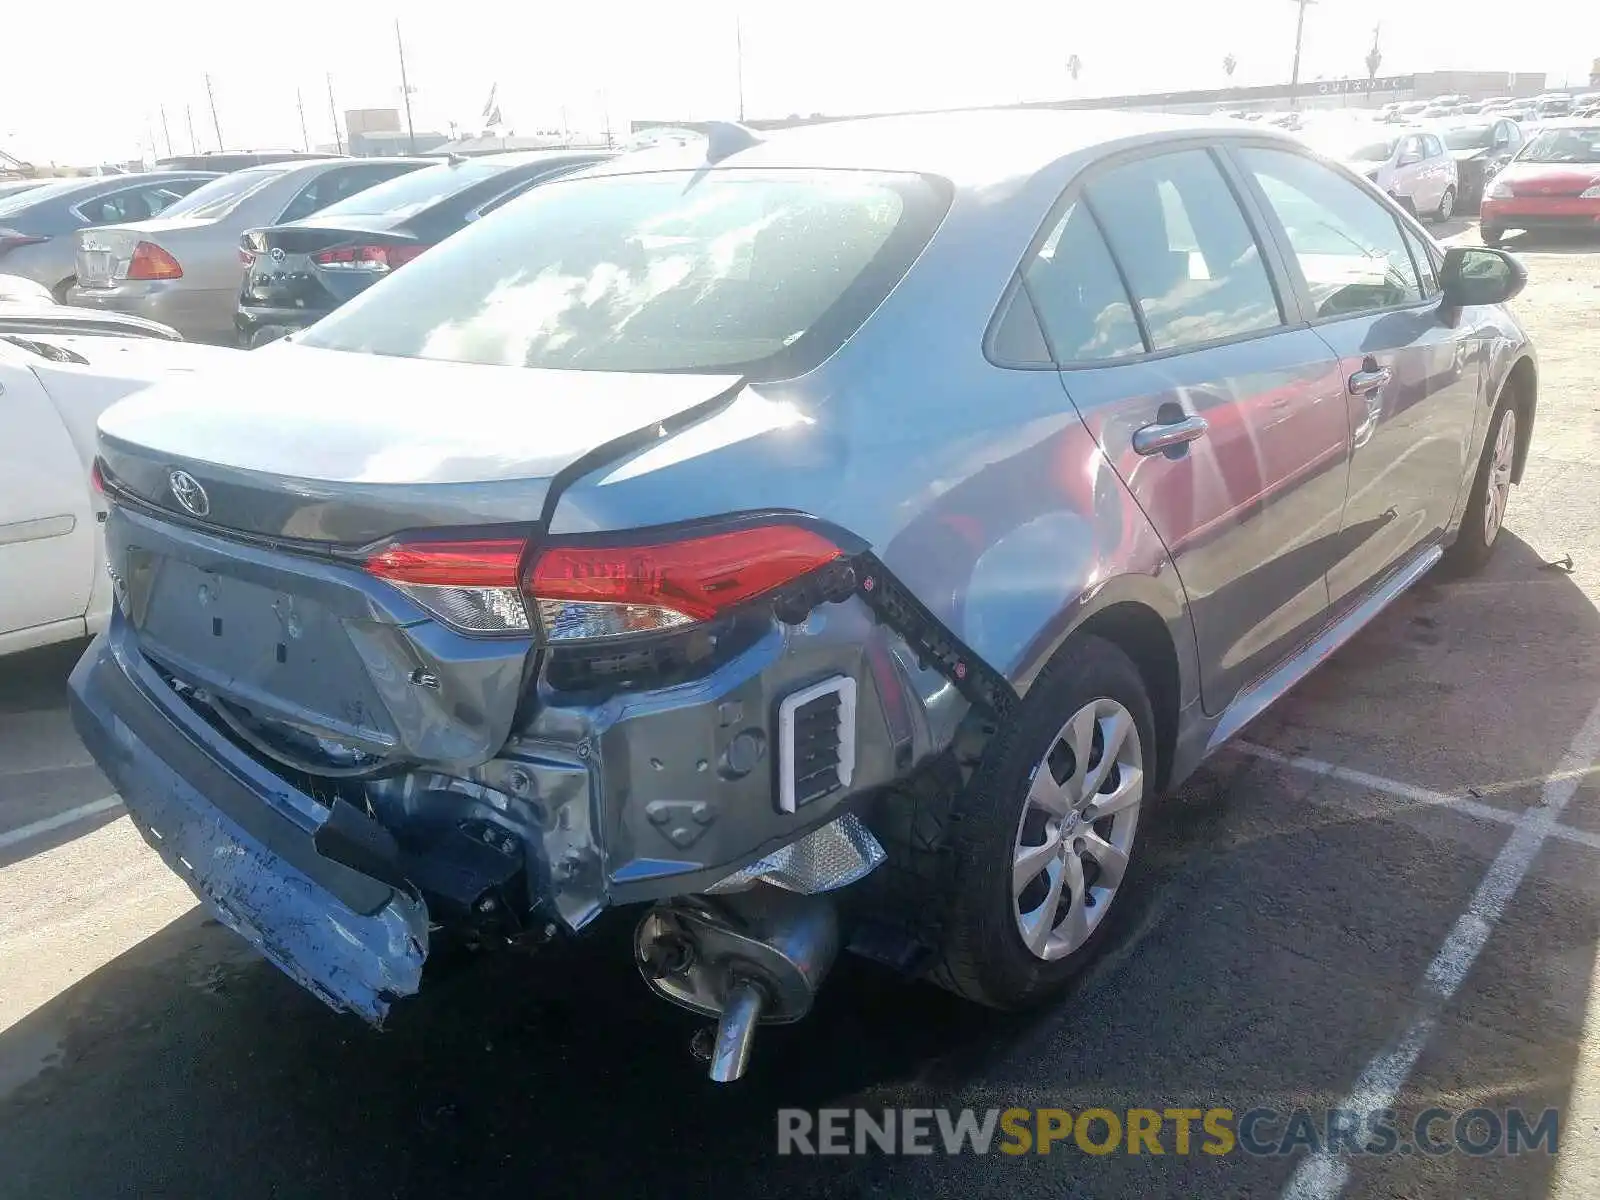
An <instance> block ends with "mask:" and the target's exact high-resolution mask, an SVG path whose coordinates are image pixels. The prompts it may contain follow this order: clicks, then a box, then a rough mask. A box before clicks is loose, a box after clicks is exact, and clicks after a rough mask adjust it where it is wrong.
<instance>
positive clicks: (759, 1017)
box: [634, 884, 839, 1083]
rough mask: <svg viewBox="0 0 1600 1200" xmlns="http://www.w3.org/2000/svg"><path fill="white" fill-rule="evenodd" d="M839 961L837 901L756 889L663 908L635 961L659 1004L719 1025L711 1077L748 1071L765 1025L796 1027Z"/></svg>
mask: <svg viewBox="0 0 1600 1200" xmlns="http://www.w3.org/2000/svg"><path fill="white" fill-rule="evenodd" d="M838 953H839V921H838V916H837V914H836V913H835V911H834V906H833V901H832V900H830V899H828V897H826V896H806V895H800V894H798V893H795V892H789V891H783V890H781V889H779V888H775V887H771V886H769V885H767V884H757V885H756V886H754V887H752V888H750V889H749V890H748V891H743V892H738V893H735V894H733V895H728V896H718V897H715V898H713V897H706V896H695V897H686V898H684V899H681V900H675V901H672V902H671V903H668V904H662V905H658V906H657V907H655V908H653V909H651V910H650V911H649V912H648V913H647V914H645V917H644V920H642V921H640V922H639V928H638V930H637V932H636V933H635V934H634V961H635V962H637V963H638V965H639V972H640V974H642V975H643V976H644V979H645V982H646V983H647V984H649V985H650V989H651V990H652V991H654V992H655V993H656V994H657V995H658V996H661V997H663V998H665V999H667V1000H671V1001H672V1002H673V1003H674V1004H680V1005H682V1006H683V1007H684V1008H687V1009H691V1010H692V1011H694V1012H698V1013H703V1014H705V1015H706V1016H708V1017H715V1018H716V1019H717V1033H716V1038H715V1041H714V1043H713V1045H712V1048H711V1068H710V1074H711V1078H712V1079H713V1080H715V1081H716V1082H717V1083H731V1082H732V1081H733V1080H735V1079H738V1078H739V1077H740V1076H742V1075H743V1074H744V1073H745V1069H746V1068H747V1067H748V1066H749V1065H750V1050H751V1046H752V1044H753V1043H754V1041H755V1031H756V1026H757V1025H758V1024H769V1025H781V1024H787V1023H788V1022H791V1021H798V1020H799V1019H800V1018H801V1017H803V1016H805V1015H806V1014H807V1013H808V1012H810V1011H811V1003H812V1001H813V1000H814V999H815V998H816V994H817V989H818V988H819V987H821V986H822V981H823V979H824V978H825V977H826V976H827V974H828V969H829V968H830V967H832V966H833V960H834V958H835V957H836V956H837V955H838Z"/></svg>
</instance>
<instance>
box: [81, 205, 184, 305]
mask: <svg viewBox="0 0 1600 1200" xmlns="http://www.w3.org/2000/svg"><path fill="white" fill-rule="evenodd" d="M210 224H211V222H210V221H207V220H202V219H195V218H187V217H172V218H170V219H166V220H161V219H157V220H153V221H140V222H138V223H137V224H133V225H102V226H99V227H97V228H93V229H82V230H79V231H78V233H77V245H76V248H75V251H74V257H75V259H76V274H77V279H78V286H79V287H82V288H109V287H114V286H115V285H116V284H118V283H121V282H122V281H123V280H125V279H127V278H128V269H129V267H130V266H131V265H132V262H133V252H134V248H135V247H137V246H138V245H139V243H140V242H152V243H154V244H155V245H158V246H159V245H161V244H162V238H163V237H170V236H171V235H173V234H178V233H184V232H187V231H188V230H191V229H201V228H204V227H205V226H207V225H210Z"/></svg>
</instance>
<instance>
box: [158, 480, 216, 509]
mask: <svg viewBox="0 0 1600 1200" xmlns="http://www.w3.org/2000/svg"><path fill="white" fill-rule="evenodd" d="M167 482H168V483H169V484H171V485H172V494H173V495H174V496H175V497H177V500H178V503H179V504H181V505H182V506H183V511H184V512H186V513H188V514H189V515H190V516H194V517H203V516H206V515H207V514H209V513H210V512H211V497H210V496H208V495H206V490H205V488H203V487H201V486H200V481H199V480H198V479H196V478H195V477H194V476H193V475H191V474H189V472H187V471H174V472H172V474H170V475H168V476H167Z"/></svg>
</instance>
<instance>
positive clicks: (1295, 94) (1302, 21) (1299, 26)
mask: <svg viewBox="0 0 1600 1200" xmlns="http://www.w3.org/2000/svg"><path fill="white" fill-rule="evenodd" d="M1316 2H1317V0H1294V3H1296V4H1298V5H1299V6H1300V15H1299V16H1298V17H1296V18H1295V22H1294V69H1293V70H1292V71H1290V73H1289V107H1290V109H1295V108H1298V107H1299V106H1300V42H1301V40H1302V39H1303V38H1304V37H1305V32H1306V5H1308V4H1315V3H1316Z"/></svg>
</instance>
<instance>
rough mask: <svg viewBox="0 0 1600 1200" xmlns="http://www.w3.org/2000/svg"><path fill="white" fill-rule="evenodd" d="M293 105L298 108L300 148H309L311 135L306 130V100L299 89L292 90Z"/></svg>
mask: <svg viewBox="0 0 1600 1200" xmlns="http://www.w3.org/2000/svg"><path fill="white" fill-rule="evenodd" d="M294 106H295V107H296V108H298V109H299V110H300V146H301V149H304V150H309V149H311V135H310V134H309V133H307V132H306V101H305V97H304V96H302V95H301V94H300V89H299V88H295V90H294Z"/></svg>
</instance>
